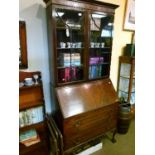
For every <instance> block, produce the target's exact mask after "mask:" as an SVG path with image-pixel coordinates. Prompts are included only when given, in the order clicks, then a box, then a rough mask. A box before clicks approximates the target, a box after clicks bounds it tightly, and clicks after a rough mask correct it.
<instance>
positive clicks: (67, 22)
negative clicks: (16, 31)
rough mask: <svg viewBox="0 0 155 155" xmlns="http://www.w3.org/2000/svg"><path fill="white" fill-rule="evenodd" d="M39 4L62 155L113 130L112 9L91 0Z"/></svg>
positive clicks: (114, 121)
mask: <svg viewBox="0 0 155 155" xmlns="http://www.w3.org/2000/svg"><path fill="white" fill-rule="evenodd" d="M44 2H45V3H46V12H47V28H48V45H49V62H50V72H51V73H50V75H51V90H52V91H51V93H52V98H53V104H54V105H55V111H54V115H55V116H58V117H57V118H58V119H56V120H57V121H56V122H57V124H58V126H59V128H60V130H61V132H62V134H63V138H64V150H67V149H70V148H72V147H74V146H77V145H80V144H82V143H84V142H86V141H89V140H90V139H92V138H95V137H98V136H99V135H101V134H103V133H105V132H107V131H109V130H111V129H114V128H115V127H116V123H117V109H118V108H117V107H118V98H117V93H116V92H115V90H114V87H113V85H112V82H111V80H110V79H109V76H110V65H111V55H112V42H113V30H114V14H115V9H116V8H117V7H118V6H117V5H114V4H109V3H104V2H99V1H91V0H64V1H62V0H44ZM87 86H88V87H89V88H88V89H87ZM98 87H99V88H98ZM103 88H104V89H103ZM85 89H86V90H87V91H86V90H85ZM84 90H85V91H84ZM99 90H101V91H99ZM92 96H95V97H94V99H97V101H95V100H93V101H91V97H92ZM80 109H81V110H80ZM97 113H98V115H97ZM110 113H111V114H110ZM78 119H80V121H78ZM84 119H86V120H84ZM76 120H77V123H75V122H76ZM110 121H112V122H113V123H112V124H111V123H110ZM73 122H74V123H75V124H74V123H73ZM79 122H81V123H79ZM84 122H88V124H84ZM72 123H73V124H72ZM110 125H111V126H110ZM74 126H78V127H79V129H78V128H74ZM96 128H98V129H99V130H97V132H96V133H95V132H94V131H95V129H96ZM75 129H77V131H78V130H79V131H80V133H81V134H80V135H79V133H78V134H77V133H76V131H75ZM89 132H90V133H89ZM92 132H94V134H92ZM86 133H87V134H86ZM76 134H77V135H76ZM72 135H74V136H72ZM84 135H85V136H84Z"/></svg>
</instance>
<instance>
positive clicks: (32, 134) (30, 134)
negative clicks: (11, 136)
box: [19, 129, 40, 147]
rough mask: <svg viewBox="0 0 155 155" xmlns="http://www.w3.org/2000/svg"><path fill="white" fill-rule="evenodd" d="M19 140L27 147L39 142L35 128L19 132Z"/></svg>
mask: <svg viewBox="0 0 155 155" xmlns="http://www.w3.org/2000/svg"><path fill="white" fill-rule="evenodd" d="M19 142H20V143H21V144H24V145H25V146H27V147H28V146H31V145H33V144H36V143H39V142H40V137H39V135H38V134H37V132H36V130H35V129H31V130H28V131H25V132H22V133H20V135H19Z"/></svg>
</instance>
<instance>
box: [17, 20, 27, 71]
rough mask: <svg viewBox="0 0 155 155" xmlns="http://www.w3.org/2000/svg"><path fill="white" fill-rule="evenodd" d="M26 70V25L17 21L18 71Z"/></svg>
mask: <svg viewBox="0 0 155 155" xmlns="http://www.w3.org/2000/svg"><path fill="white" fill-rule="evenodd" d="M26 68H28V62H27V42H26V23H25V21H19V69H26Z"/></svg>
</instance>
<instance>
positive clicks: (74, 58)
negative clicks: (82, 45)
mask: <svg viewBox="0 0 155 155" xmlns="http://www.w3.org/2000/svg"><path fill="white" fill-rule="evenodd" d="M80 64H81V56H80V53H72V54H70V53H61V54H60V65H61V66H64V67H69V66H71V65H72V66H79V65H80Z"/></svg>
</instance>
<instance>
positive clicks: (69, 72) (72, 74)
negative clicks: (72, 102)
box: [58, 67, 83, 82]
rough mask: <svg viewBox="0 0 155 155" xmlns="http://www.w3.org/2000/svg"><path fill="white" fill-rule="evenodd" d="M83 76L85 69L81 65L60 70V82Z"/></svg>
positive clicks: (79, 78)
mask: <svg viewBox="0 0 155 155" xmlns="http://www.w3.org/2000/svg"><path fill="white" fill-rule="evenodd" d="M82 78H83V69H82V68H80V67H66V68H63V69H59V70H58V79H59V82H70V81H75V80H81V79H82Z"/></svg>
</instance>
